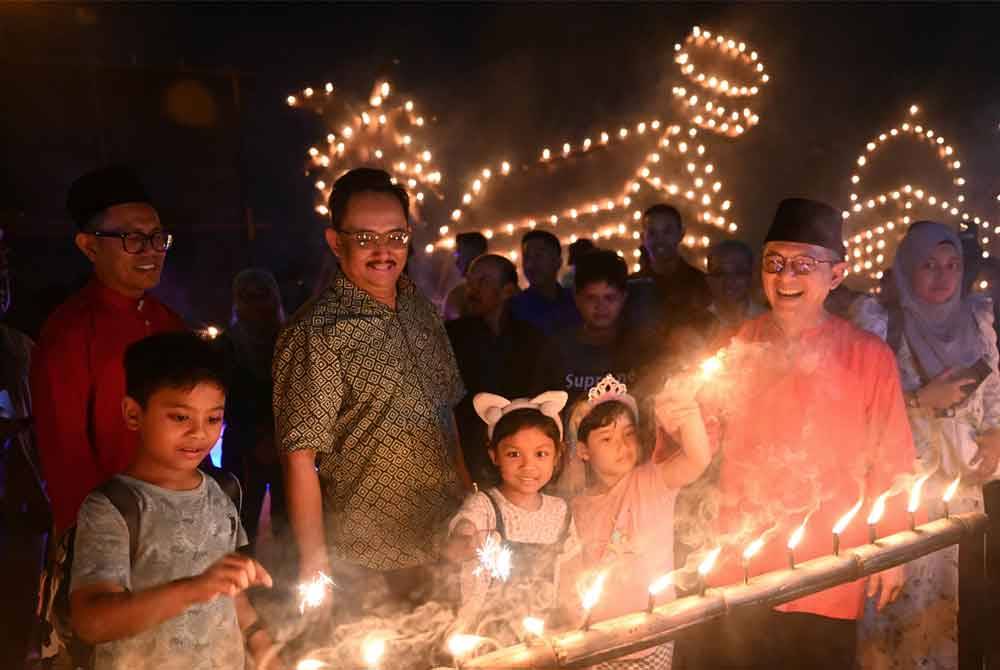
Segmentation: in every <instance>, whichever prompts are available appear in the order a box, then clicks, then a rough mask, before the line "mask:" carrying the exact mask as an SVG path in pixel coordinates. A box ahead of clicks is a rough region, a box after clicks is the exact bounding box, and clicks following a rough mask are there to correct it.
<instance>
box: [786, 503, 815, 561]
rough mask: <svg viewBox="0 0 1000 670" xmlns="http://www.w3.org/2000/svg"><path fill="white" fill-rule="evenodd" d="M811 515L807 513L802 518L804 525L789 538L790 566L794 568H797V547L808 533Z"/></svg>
mask: <svg viewBox="0 0 1000 670" xmlns="http://www.w3.org/2000/svg"><path fill="white" fill-rule="evenodd" d="M809 516H811V515H807V516H806V518H805V519H803V520H802V525H800V526H799V527H798V528H796V529H795V530H794V531H793V532H792V534H791V536H790V537H789V538H788V545H787V546H788V567H789V568H790V569H792V570H794V569H795V547H797V546H799V543H801V542H802V538H803V537H804V536H805V534H806V524H807V523H809Z"/></svg>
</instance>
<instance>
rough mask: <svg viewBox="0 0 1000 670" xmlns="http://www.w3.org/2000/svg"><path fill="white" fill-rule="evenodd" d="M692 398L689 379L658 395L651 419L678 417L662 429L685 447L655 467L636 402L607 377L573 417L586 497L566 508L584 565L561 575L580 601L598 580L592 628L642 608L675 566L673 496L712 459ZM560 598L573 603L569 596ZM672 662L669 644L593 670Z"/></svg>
mask: <svg viewBox="0 0 1000 670" xmlns="http://www.w3.org/2000/svg"><path fill="white" fill-rule="evenodd" d="M694 392H695V387H694V385H693V384H692V383H691V381H690V380H676V381H674V380H672V381H670V382H668V384H667V385H666V386H665V387H664V391H663V392H662V393H661V394H660V396H658V398H657V416H658V417H661V416H662V417H674V418H672V419H671V424H670V425H663V426H662V428H663V429H664V430H666V431H667V432H669V433H673V434H675V435H676V436H677V437H678V438H679V439H678V442H680V443H681V444H684V445H685V449H684V450H683V451H679V452H677V453H676V454H674V455H673V456H672V457H671V458H669V459H667V460H664V461H661V462H656V461H646V462H643V460H644V459H643V454H642V453H641V449H640V446H639V439H638V426H637V425H636V424H637V416H638V410H637V406H636V401H635V398H633V397H632V396H631V395H629V394H628V389H627V387H626V386H625V385H624V384H622V383H620V382H619V381H618V380H616V379H615V378H614V377H613V376H611V375H608V376H606V377H605V378H604V379H603V380H601V382H600V383H599V384H597V385H596V386H595V387H593V388H591V389H590V391H589V392H588V395H587V398H586V399H584V400H582V401H581V403H580V404H579V405H578V406H577V408H575V409H574V410H573V419H572V421H571V428H570V430H571V431H573V430H574V428H575V433H576V435H575V438H576V453H575V454H574V455H573V459H574V460H575V461H576V472H577V473H578V474H577V477H578V478H579V479H582V482H581V483H582V484H583V490H582V493H580V494H579V495H576V496H574V497H573V498H572V500H571V503H570V507H571V509H572V513H573V518H574V519H577V524H578V530H579V533H580V542H581V545H582V554H581V559H582V561H581V563H580V564H578V565H576V566H574V567H575V568H578V570H577V571H574V570H572V569H571V568H570V566H567V569H566V574H567V577H569V575H570V574H573V573H574V572H577V574H576V576H577V579H575V580H573V581H575V582H577V584H576V585H575V586H576V590H577V595H578V594H579V591H580V589H581V588H586V587H587V586H588V583H592V582H593V581H594V580H595V579H597V578H598V576H599V575H602V574H603V575H604V583H603V589H602V593H603V595H602V596H601V598H600V599H599V600H598V602H597V604H596V606H595V607H594V609H593V610H592V611H591V612H590V616H591V620H593V621H600V620H603V619H610V618H612V617H616V616H620V615H622V614H626V613H629V612H637V611H641V610H643V609H644V608H645V607H646V606H647V599H648V594H649V587H650V585H651V584H652V583H653V582H654V581H656V580H657V578H658V577H661V576H663V575H666V574H667V573H669V572H670V571H672V570H673V568H674V564H673V546H674V542H673V525H674V501H675V499H676V497H677V492H678V489H680V488H681V487H682V486H685V485H687V484H689V483H691V482H693V481H694V480H695V479H697V478H698V477H699V476H700V475H701V473H702V472H703V471H704V470H705V468H706V467H707V466H708V463H709V461H710V452H709V442H708V437H707V435H706V434H705V429H704V426H703V424H702V423H701V422H700V420H696V419H697V418H698V416H699V415H698V413H697V412H695V411H690V412H686V411H685V409H690V410H694V409H695V408H696V405H695V399H694ZM677 417H680V419H678V418H677ZM684 417H690V419H691V420H686V419H685V418H684ZM571 439H572V438H571ZM581 470H582V478H581V477H579V474H580V472H581ZM569 581H570V580H569V579H567V580H566V582H567V583H568V582H569ZM563 593H564V594H568V593H569V592H568V591H564V592H563ZM563 597H564V598H565V599H566V600H569V601H572V600H574V599H575V595H573V594H569V595H567V596H563ZM672 597H673V589H672V588H671V587H667V588H665V589H664V590H663V591H662V592H661V593H660V594H659V599H660V601H664V600H669V599H671V598H672ZM581 616H582V613H581ZM672 658H673V646H672V643H668V644H665V645H660V646H658V647H653V648H652V649H648V650H645V651H642V652H638V653H636V654H633V655H631V656H628V657H625V658H623V659H620V660H616V661H610V662H607V663H602V664H600V665H599V666H598V667H599V668H607V669H612V668H628V669H629V670H647V669H648V670H654V669H655V670H662V669H665V668H669V667H670V666H671V660H672Z"/></svg>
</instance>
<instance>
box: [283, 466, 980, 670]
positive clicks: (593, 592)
mask: <svg viewBox="0 0 1000 670" xmlns="http://www.w3.org/2000/svg"><path fill="white" fill-rule="evenodd" d="M930 476H931V474H930V473H927V474H922V475H920V476H918V477H917V478H916V479H915V480H914V483H913V485H912V487H911V488H910V495H909V501H908V504H907V513H908V514H909V515H910V530H915V529H916V513H917V511H918V510H919V508H920V501H921V491H922V490H923V486H924V484H925V483H926V482H927V480H928V479H929V478H930ZM960 482H961V476H959V477H956V478H955V479H954V480H953V481H952V482H951V483H950V484H949V485H948V487H947V488H946V489H945V491H944V494H943V495H942V498H941V500H942V503H943V504H944V515H945V517H949V516H950V515H951V512H950V509H949V503H950V502H951V500H952V498H953V497H954V495H955V493H956V491H957V490H958V486H959V484H960ZM892 495H893V490H892V489H890V490H889V491H886V492H884V493H882V494H881V495H879V496H878V497H877V498H876V499H875V502H874V503H873V504H872V507H871V510H870V512H869V514H868V518H867V523H868V539H869V542H871V543H874V542H876V541H877V540H878V523H879V521H880V520H881V519H882V517H883V516H884V514H885V510H886V505H887V501H888V499H889V498H890V497H891V496H892ZM863 505H864V498H863V497H862V498H860V499H859V500H858V501H857V502H856V503H855V504H854V506H853V507H851V509H850V510H848V512H847V513H846V514H844V515H843V516H842V517H840V519H838V520H837V523H836V524H834V526H833V529H832V530H833V553H834V555H837V556H839V555H840V537H841V535H842V534H843V532H844V531H845V530H846V529H847V527H848V526H849V525H850V523H851V521H853V520H854V518H855V517H856V516H857V514H858V513H859V512H860V511H861V508H862V507H863ZM811 515H812V513H809V514H807V515H806V518H805V520H803V522H802V523H801V524H800V525H799V526H798V527H796V528H795V530H794V531H792V533H791V535H789V537H788V540H787V542H786V545H785V546H786V549H787V551H788V567H789V568H792V569H794V568H795V549H796V548H797V547H798V546H799V544H800V543H801V542H802V539H803V538H804V537H805V533H806V526H807V524H808V523H809V518H810V517H811ZM773 532H774V529H770V530H768V531H766V532H765V533H764V534H762V535H761V536H759V537H757V538H756V539H754V540H753V541H752V542H750V543H749V544H748V545H747V546H746V548H744V550H743V552H742V554H741V564H742V567H743V581H744V583H749V582H750V563H751V560H752V559H753V557H754V556H755V555H757V554H758V553H759V552H760V550H761V549H763V548H764V546H765V545H766V544H767V542H768V540H769V538H770V537H771V535H773ZM722 549H723V547H722V546H721V545H720V546H717V547H715V548H713V549H711V550H710V551H708V552H707V553H706V554H705V556H704V557H703V558H702V560H701V561H700V562H699V564H698V567H697V574H698V591H699V594H700V595H702V596H704V595H705V590H706V588H707V578H708V575H709V574H710V573H711V572H712V570H713V568H714V567H715V564H716V562H717V560H718V558H719V555H720V554H721V553H722ZM478 557H479V561H480V565H479V567H478V569H477V571H478V574H482V575H484V576H487V577H488V578H489V579H490V581H491V582H492V581H494V580H500V581H506V580H507V578H508V576H509V574H510V559H511V552H510V549H509V548H508V547H506V546H504V545H503V544H502V543H500V542H497V541H495V540H488V541H487V542H486V543H485V544H484V546H483V547H482V548H481V549H480V550H479V552H478ZM677 572H679V571H673V572H669V573H667V574H665V575H662V576H660V577H658V578H657V579H655V580H654V581H653V582H652V583H651V584H650V585H649V600H648V602H649V604H648V607H647V611H648V612H652V611H653V609H654V608H655V607H656V599H657V596H659V595H660V594H661V593H663V592H664V591H666V590H667V589H668V588H669V587H670V586H672V585H674V583H675V575H676V574H677ZM607 576H608V572H607V571H602V572H599V573H597V575H596V576H595V577H594V578H593V579H592V581H591V583H590V585H589V586H588V587H587V589H586V590H585V591H584V593H583V597H582V601H581V605H582V608H583V611H584V621H583V624H582V626H581V629H582V630H588V629H589V628H590V624H591V614H592V613H593V611H594V608H595V607H596V606H597V603H598V602H599V601H600V598H601V593H602V591H603V590H604V583H605V580H606V579H607ZM332 586H333V581H332V580H331V579H330V578H329V577H328V576H326V575H324V574H320V575H319V576H318V577H317V578H316V579H314V580H312V581H311V582H307V583H305V584H303V585H301V586H300V587H299V592H300V595H301V603H300V611H302V612H304V611H305V610H307V609H311V608H315V607H318V606H319V605H321V604H322V602H323V600H324V599H325V597H326V594H327V592H328V591H329V589H330V588H331V587H332ZM522 627H523V630H524V640H525V642H526V643H527V644H532V643H534V642H535V641H537V640H540V639H541V638H542V637H543V635H544V633H545V622H544V621H543V620H542V619H539V618H537V617H530V616H529V617H525V618H524V620H523V621H522ZM389 639H390V638H387V637H377V636H376V637H368V638H366V639H365V640H364V641H363V642H362V644H361V656H362V659H363V660H364V663H365V666H366V667H367V668H370V669H371V670H376V669H377V668H378V667H379V663H380V662H381V659H382V656H383V654H384V653H385V648H386V643H387V641H389ZM487 642H490V640H489V638H485V637H481V636H478V635H470V634H466V633H456V634H454V635H452V636H451V637H449V638H448V643H447V647H448V652H449V653H450V654H451V655H452V657H453V658H454V659H455V661H456V663H457V664H459V665H458V667H461V661H462V659H464V658H466V657H467V656H469V655H470V654H471V653H472V652H473V651H475V650H476V649H478V648H479V647H481V646H482V645H484V644H486V643H487ZM325 667H327V666H326V665H325V664H324V663H322V662H320V661H315V660H312V659H306V660H303V661H300V662H299V664H298V666H297V668H296V670H320V669H321V668H325Z"/></svg>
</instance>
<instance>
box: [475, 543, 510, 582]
mask: <svg viewBox="0 0 1000 670" xmlns="http://www.w3.org/2000/svg"><path fill="white" fill-rule="evenodd" d="M476 556H478V557H479V565H478V566H477V567H476V569H475V570H474V571H473V574H475V575H476V576H479V575H488V576H489V577H490V579H499V580H500V581H501V582H505V581H507V579H508V578H509V577H510V560H511V551H510V547H508V546H507V545H505V544H504V543H503V542H502V541H501V540H500V539H499V537H498V536H497V535H494V534H491V535H489V536H488V537H487V538H486V541H485V542H483V546H481V547H479V548H478V549H476Z"/></svg>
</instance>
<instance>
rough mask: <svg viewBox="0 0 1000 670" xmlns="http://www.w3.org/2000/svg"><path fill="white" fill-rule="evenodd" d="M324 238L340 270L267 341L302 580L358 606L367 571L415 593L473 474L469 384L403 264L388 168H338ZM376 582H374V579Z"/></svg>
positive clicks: (401, 193) (405, 208) (397, 196)
mask: <svg viewBox="0 0 1000 670" xmlns="http://www.w3.org/2000/svg"><path fill="white" fill-rule="evenodd" d="M329 209H330V224H331V225H330V227H329V228H327V230H326V241H327V244H328V245H329V247H330V250H331V251H332V252H333V253H334V254H335V255H336V257H337V260H338V261H339V265H340V269H339V271H338V273H337V274H336V275H335V276H334V278H333V281H332V282H331V283H330V285H329V286H328V287H327V288H326V289H325V290H324V291H323V293H321V294H320V295H319V296H318V297H317V298H316V299H315V300H314V301H313V302H312V303H310V304H309V305H308V306H307V307H306V308H304V309H303V310H301V311H300V312H299V313H298V314H297V315H296V316H295V317H294V318H293V319H292V321H291V322H290V323H289V325H288V326H287V327H286V328H285V329H284V331H283V332H282V333H281V335H280V336H279V339H278V344H277V346H276V348H275V360H274V368H273V371H274V394H273V402H274V415H275V425H276V440H277V443H278V449H279V451H280V452H282V453H283V464H284V467H285V482H286V487H285V488H286V496H287V501H288V513H289V520H290V522H291V526H292V532H293V534H294V537H295V540H296V542H297V544H298V549H299V572H300V576H301V578H302V579H303V580H311V579H314V578H315V577H316V576H317V574H318V573H319V572H323V573H325V574H328V575H330V574H332V575H333V579H334V581H335V582H336V583H337V584H338V585H340V587H341V588H343V589H348V590H349V594H347V597H346V598H345V597H344V594H343V593H342V592H341V593H340V595H339V596H338V602H340V603H341V604H347V603H349V604H351V605H349V606H355V607H358V608H360V607H363V600H364V596H365V594H366V593H371V588H372V587H371V585H372V582H373V580H383V581H384V582H385V583H387V584H388V587H389V589H390V592H391V593H392V594H393V595H394V596H396V597H398V598H400V599H402V600H413V599H417V598H418V597H417V596H415V595H414V594H415V593H416V592H418V591H419V590H420V588H421V587H426V586H427V585H428V584H429V582H430V580H429V579H428V571H427V568H428V566H430V565H432V564H433V563H435V562H436V561H437V559H438V545H439V542H438V541H439V540H441V539H443V532H444V531H445V530H446V524H447V521H448V519H449V517H450V516H451V515H452V514H453V513H454V511H455V510H456V509H457V506H458V504H459V502H460V498H461V494H462V482H466V483H467V482H468V481H469V480H468V474H467V473H466V471H465V466H464V465H463V461H462V454H461V450H460V449H459V447H458V437H457V434H456V429H455V419H454V413H453V408H454V407H455V405H457V404H458V402H459V401H460V400H461V399H462V396H463V395H464V394H465V389H464V388H463V385H462V381H461V377H460V376H459V371H458V367H457V365H456V363H455V356H454V354H453V353H452V349H451V345H450V344H449V342H448V337H447V335H446V333H445V329H444V324H443V323H442V322H441V319H440V317H439V316H438V314H437V312H436V310H435V309H434V306H433V305H432V304H431V302H430V301H428V300H427V299H426V298H424V297H423V296H422V295H420V294H419V293H418V292H417V290H416V288H415V287H414V285H413V282H411V281H410V280H409V279H408V278H407V277H406V276H405V275H403V274H402V273H403V266H404V265H405V263H406V255H407V247H408V244H409V241H410V224H409V196H408V195H407V193H406V191H405V190H404V189H403V188H402V187H401V186H398V185H396V184H395V183H394V182H393V181H392V180H391V178H390V177H389V175H388V174H387V173H386V172H384V171H382V170H374V169H370V168H358V169H355V170H351V171H350V172H348V173H346V174H345V175H344V176H342V177H340V178H339V179H338V180H337V181H336V183H335V184H334V186H333V191H332V193H331V194H330V201H329ZM375 588H378V587H375Z"/></svg>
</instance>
